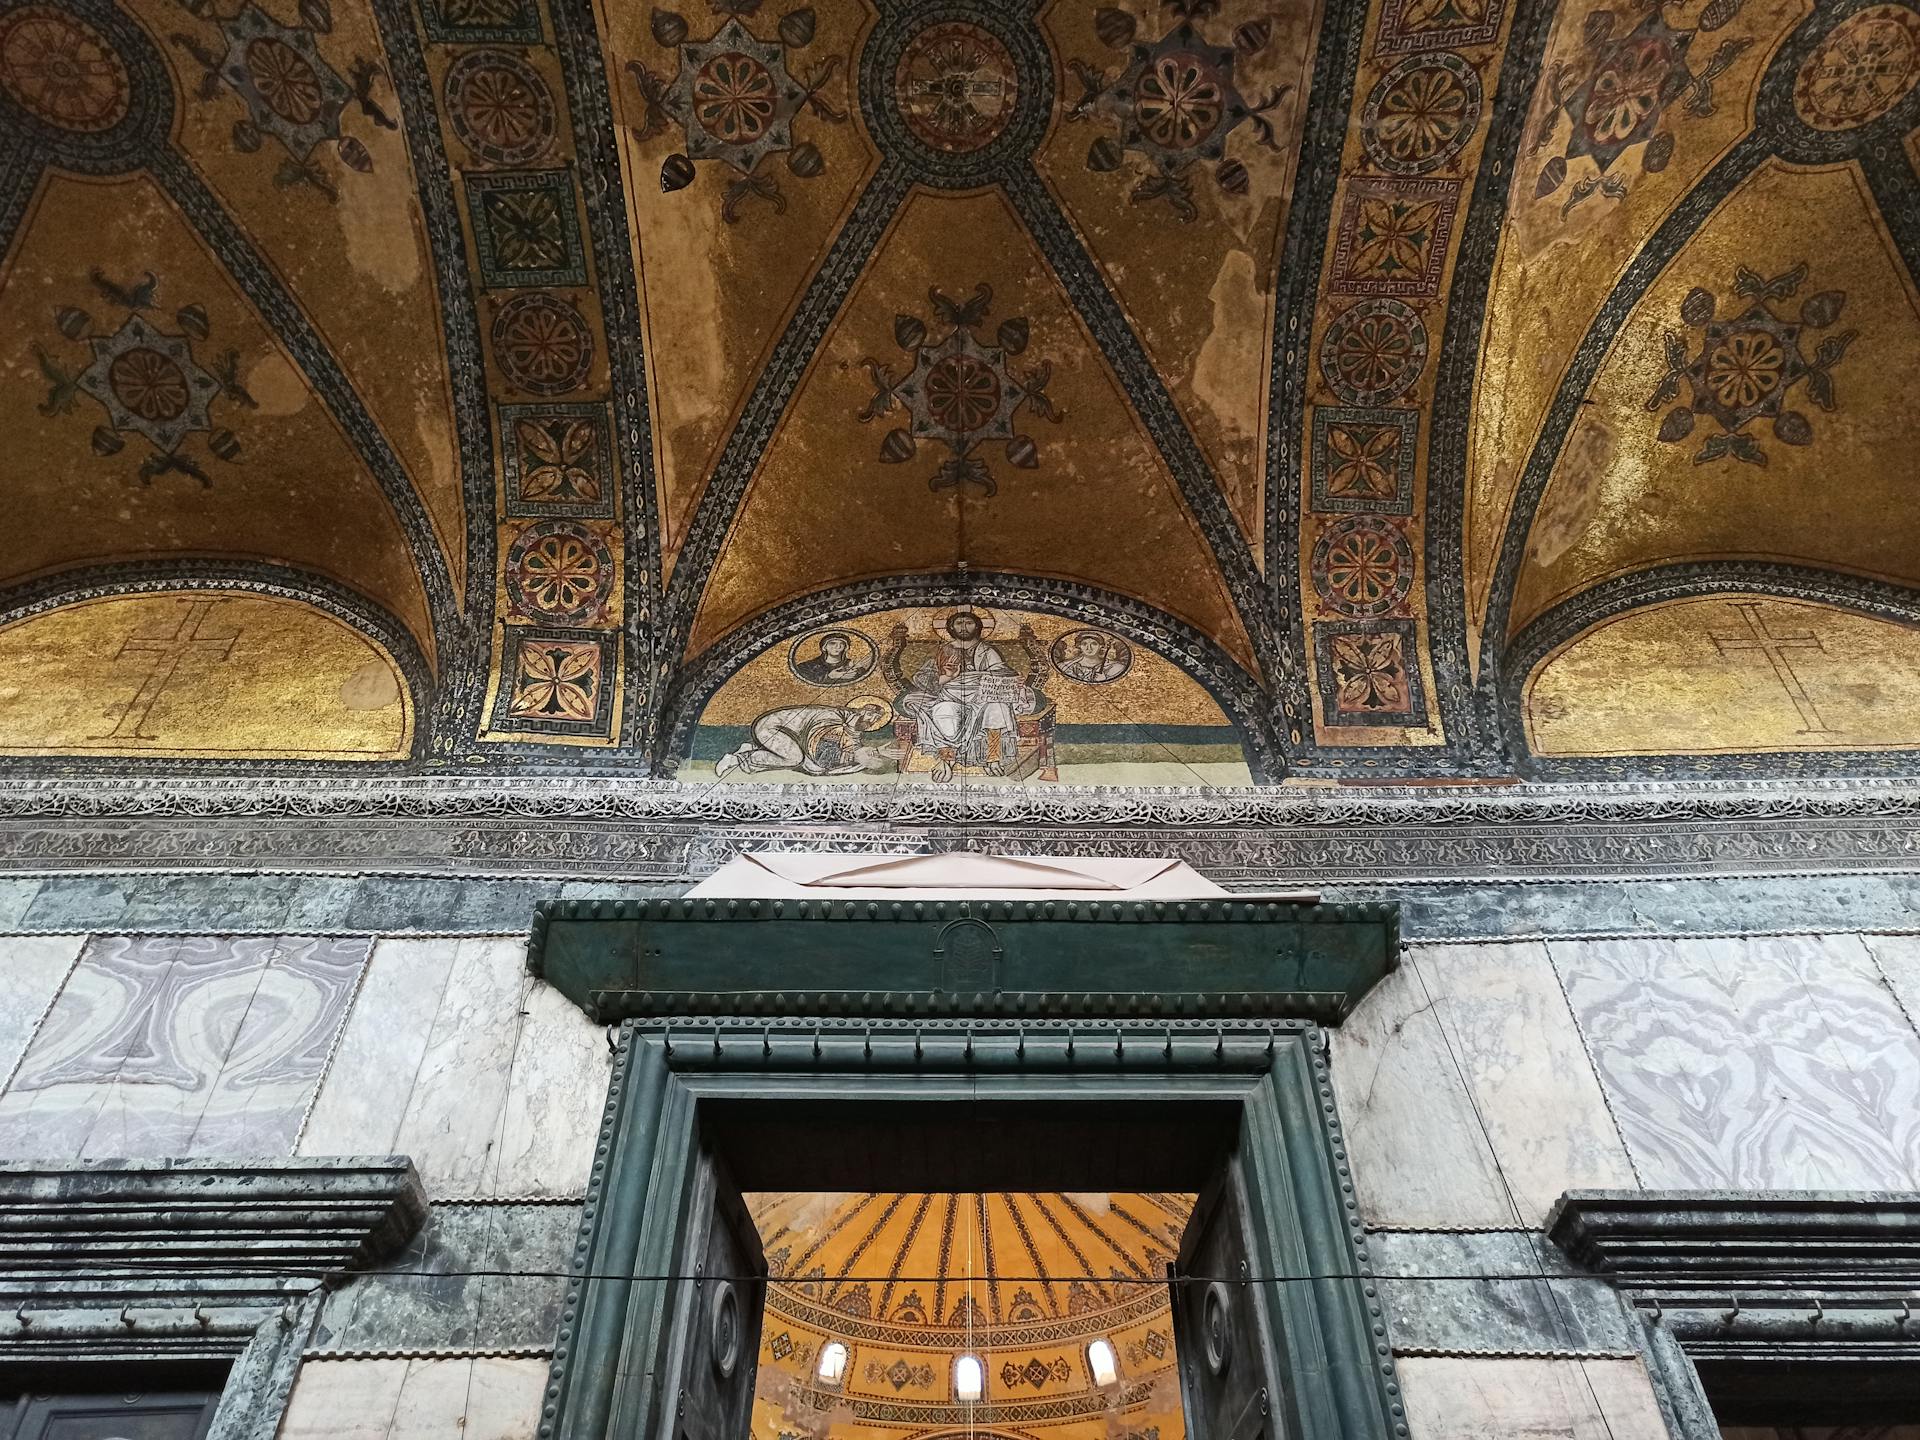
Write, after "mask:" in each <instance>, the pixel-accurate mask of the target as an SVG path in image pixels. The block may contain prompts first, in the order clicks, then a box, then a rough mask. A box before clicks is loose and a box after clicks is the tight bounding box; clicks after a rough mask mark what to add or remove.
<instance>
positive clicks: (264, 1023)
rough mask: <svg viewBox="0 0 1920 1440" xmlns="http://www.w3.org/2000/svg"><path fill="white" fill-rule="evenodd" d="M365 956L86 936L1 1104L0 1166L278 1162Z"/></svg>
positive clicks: (227, 941) (291, 946) (365, 946)
mask: <svg viewBox="0 0 1920 1440" xmlns="http://www.w3.org/2000/svg"><path fill="white" fill-rule="evenodd" d="M368 950H369V942H368V941H366V940H341V939H301V938H285V937H280V938H265V937H255V938H244V939H236V938H232V937H224V938H179V937H168V938H143V939H129V938H124V937H113V936H106V937H100V936H96V937H94V938H93V939H91V940H89V941H88V942H87V943H86V946H85V948H84V950H83V951H82V952H81V954H80V956H79V959H78V962H77V963H76V964H74V965H73V967H72V969H71V971H70V972H69V973H68V974H67V976H66V979H65V983H64V984H63V985H61V987H60V989H59V992H58V994H57V996H56V997H55V998H54V1000H53V1003H52V1006H51V1008H50V1009H48V1011H47V1012H46V1017H45V1019H44V1020H43V1021H42V1023H41V1024H40V1025H39V1027H38V1029H37V1030H36V1031H35V1032H34V1034H33V1037H32V1039H31V1041H30V1042H29V1044H28V1045H27V1048H26V1053H25V1054H24V1055H23V1056H22V1057H21V1060H20V1063H19V1065H18V1066H17V1067H16V1068H15V1069H14V1071H13V1074H12V1076H11V1078H10V1079H9V1081H8V1082H7V1085H6V1089H5V1091H4V1093H0V1157H6V1158H12V1159H34V1160H74V1159H95V1158H104V1157H110V1156H170V1155H199V1156H218V1155H284V1154H287V1153H288V1152H289V1151H290V1150H291V1149H292V1147H293V1143H294V1139H295V1137H296V1135H297V1134H298V1133H299V1129H300V1123H301V1119H302V1117H303V1116H304V1115H305V1113H306V1109H307V1105H308V1103H309V1101H310V1100H311V1098H312V1096H313V1092H314V1087H315V1086H316V1085H317V1084H318V1083H319V1080H320V1076H321V1072H322V1071H323V1070H324V1069H325V1067H326V1061H327V1056H328V1055H329V1053H330V1052H331V1050H332V1047H333V1042H334V1039H335V1036H336V1035H337V1034H338V1032H339V1028H340V1022H341V1019H342V1017H343V1016H344V1015H345V1014H346V1011H347V1008H348V1004H349V1002H350V1000H351V998H352V995H353V992H354V988H355V986H356V985H357V984H358V982H359V979H360V972H361V969H362V967H363V966H364V965H365V963H366V960H367V954H368Z"/></svg>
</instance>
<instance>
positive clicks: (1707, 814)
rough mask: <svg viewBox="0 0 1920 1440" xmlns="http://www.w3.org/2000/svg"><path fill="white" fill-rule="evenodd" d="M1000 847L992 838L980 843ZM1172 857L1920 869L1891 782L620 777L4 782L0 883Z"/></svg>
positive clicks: (1914, 806)
mask: <svg viewBox="0 0 1920 1440" xmlns="http://www.w3.org/2000/svg"><path fill="white" fill-rule="evenodd" d="M987 831H990V832H991V835H990V837H989V836H988V835H986V834H983V833H982V832H987ZM989 838H990V840H991V843H992V845H993V847H994V848H995V849H997V850H999V851H1001V852H1003V853H1013V854H1020V853H1041V854H1059V855H1078V854H1087V855H1152V856H1161V857H1165V856H1178V857H1180V858H1182V859H1185V860H1187V861H1188V862H1189V863H1191V864H1192V865H1194V866H1195V867H1196V868H1198V869H1200V870H1202V871H1203V872H1205V873H1206V874H1208V875H1210V876H1212V877H1213V878H1215V879H1216V880H1219V881H1220V882H1221V883H1223V884H1243V885H1257V886H1271V885H1272V884H1275V883H1281V882H1289V881H1291V880H1294V879H1299V880H1303V881H1306V882H1309V883H1314V884H1321V885H1333V884H1363V885H1373V884H1393V885H1396V886H1399V885H1406V884H1410V883H1415V882H1421V881H1439V880H1453V879H1462V880H1472V881H1475V882H1482V883H1484V882H1490V881H1491V882H1502V881H1528V880H1575V879H1594V878H1607V877H1620V878H1630V879H1631V878H1647V879H1661V880H1667V879H1672V878H1675V877H1678V876H1686V875H1715V876H1730V875H1768V876H1773V875H1783V874H1798V875H1831V874H1846V873H1860V872H1893V873H1907V872H1911V871H1914V870H1916V869H1920V792H1917V791H1915V790H1914V788H1913V787H1912V786H1911V785H1907V784H1901V783H1898V782H1888V781H1850V780H1828V781H1808V782H1801V783H1794V784H1787V783H1778V784H1769V783H1764V782H1706V781H1702V782H1692V783H1688V782H1675V783H1667V784H1616V785H1599V784H1584V785H1545V784H1530V785H1511V786H1472V787H1448V788H1444V789H1427V788H1422V787H1419V786H1395V787H1385V786H1382V787H1366V788H1360V787H1353V788H1339V789H1336V788H1320V787H1314V788H1307V787H1299V788H1280V787H1268V788H1258V789H1255V788H1245V789H1180V790H1176V789H1156V790H1140V789H1133V790H1123V789H1108V788H1097V787H1072V786H1059V787H1048V788H1046V789H1039V788H1012V787H1006V788H1000V787H987V786H964V787H952V788H938V789H936V788H934V787H932V786H875V787H864V786H863V787H854V786H846V787H839V786H804V785H796V786H772V785H768V786H758V785H737V786H726V785H707V786H692V785H678V784H674V783H671V782H666V781H646V780H636V779H632V778H627V777H616V776H605V777H601V776H566V777H557V776H532V777H526V778H521V779H506V778H502V777H495V776H486V777H482V776H439V775H411V776H396V775H392V774H388V775H383V776H378V777H373V776H369V777H360V776H326V777H318V776H315V777H305V778H301V777H292V776H288V777H282V778H264V777H263V778H251V777H249V778H244V779H243V778H239V777H219V778H216V777H212V776H205V775H199V776H193V777H180V778H157V777H155V778H149V777H147V776H140V777H112V778H108V777H100V776H87V777H85V778H80V777H74V778H61V779H40V780H24V779H21V780H12V779H0V872H11V873H14V874H48V873H60V872H65V871H76V870H91V871H99V870H127V871H181V870H202V869H223V870H228V871H233V870H243V871H254V872H275V873H336V872H341V871H349V872H355V873H362V874H368V873H372V874H408V875H513V876H517V877H522V878H535V877H553V878H560V879H572V878H580V877H603V878H610V879H620V880H626V881H639V882H646V883H662V884H677V883H684V882H685V881H686V880H688V879H691V878H694V877H697V876H700V875H704V874H707V873H709V872H711V871H712V870H713V869H715V868H717V867H718V866H719V865H721V864H723V863H724V862H725V861H726V860H728V859H730V858H732V857H733V856H734V855H736V854H739V853H741V852H743V851H746V850H753V849H788V850H815V851H825V852H832V853H866V852H872V851H875V850H890V851H896V852H911V853H926V852H938V851H945V850H964V849H969V848H974V847H976V846H979V845H982V844H984V843H987V842H988V839H989Z"/></svg>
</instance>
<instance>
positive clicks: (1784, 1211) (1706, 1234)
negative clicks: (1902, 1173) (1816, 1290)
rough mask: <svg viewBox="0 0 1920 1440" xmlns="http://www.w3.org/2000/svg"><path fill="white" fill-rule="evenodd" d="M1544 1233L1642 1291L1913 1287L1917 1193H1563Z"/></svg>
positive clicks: (1919, 1252)
mask: <svg viewBox="0 0 1920 1440" xmlns="http://www.w3.org/2000/svg"><path fill="white" fill-rule="evenodd" d="M1547 1237H1548V1238H1549V1239H1550V1240H1552V1241H1553V1243H1554V1244H1555V1245H1557V1246H1559V1247H1560V1249H1561V1250H1563V1251H1564V1252H1565V1253H1566V1255H1567V1257H1568V1259H1570V1260H1571V1261H1573V1262H1574V1263H1575V1264H1576V1265H1579V1266H1581V1267H1582V1268H1584V1269H1586V1270H1588V1271H1591V1272H1593V1273H1595V1274H1599V1275H1604V1276H1607V1277H1609V1278H1611V1279H1612V1280H1614V1281H1615V1283H1617V1284H1619V1285H1621V1286H1623V1287H1626V1288H1629V1289H1632V1290H1636V1291H1642V1292H1661V1293H1665V1294H1668V1295H1675V1294H1679V1293H1682V1292H1687V1291H1693V1290H1699V1289H1703V1288H1704V1289H1710V1290H1713V1291H1714V1292H1716V1293H1721V1294H1725V1293H1728V1292H1729V1291H1730V1290H1732V1289H1741V1290H1746V1291H1750V1292H1755V1293H1758V1292H1762V1291H1765V1290H1766V1289H1768V1288H1777V1287H1781V1286H1785V1287H1790V1288H1795V1289H1803V1288H1807V1287H1810V1286H1811V1287H1821V1286H1844V1287H1848V1288H1853V1287H1861V1286H1866V1287H1878V1286H1889V1287H1892V1288H1895V1289H1899V1290H1906V1291H1915V1292H1920V1194H1916V1193H1914V1192H1911V1191H1880V1190H1852V1191H1848V1190H1841V1191H1820V1190H1758V1191H1731V1190H1729V1191H1718V1190H1569V1191H1568V1192H1567V1193H1566V1194H1564V1195H1562V1196H1561V1197H1560V1199H1559V1200H1558V1201H1556V1202H1555V1204H1554V1207H1553V1210H1552V1213H1550V1214H1549V1215H1548V1216H1547ZM1914 1338H1915V1339H1916V1340H1920V1319H1916V1322H1915V1337H1914Z"/></svg>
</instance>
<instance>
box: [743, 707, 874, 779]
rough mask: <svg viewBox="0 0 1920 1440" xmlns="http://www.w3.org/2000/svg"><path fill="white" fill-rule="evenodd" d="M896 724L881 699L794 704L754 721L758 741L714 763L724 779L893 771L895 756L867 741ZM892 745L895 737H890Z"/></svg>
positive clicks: (745, 745) (754, 732)
mask: <svg viewBox="0 0 1920 1440" xmlns="http://www.w3.org/2000/svg"><path fill="white" fill-rule="evenodd" d="M892 719H893V707H892V706H891V705H889V704H888V703H887V702H886V701H885V700H882V699H881V698H880V697H879V696H878V695H862V696H861V697H860V698H859V699H857V700H855V701H854V702H853V703H852V704H850V705H792V706H789V707H787V708H786V709H784V710H769V711H768V712H767V713H766V714H764V715H762V716H761V717H760V718H759V719H758V720H755V721H754V722H753V738H752V739H751V740H747V741H744V742H743V743H742V744H740V745H739V746H738V747H737V748H735V749H733V750H731V751H729V752H728V753H727V754H725V755H722V756H721V757H720V758H719V760H718V761H716V762H715V763H714V767H713V774H714V778H715V779H718V780H725V779H726V778H727V777H728V776H730V775H736V774H739V773H741V772H742V771H744V772H745V773H747V774H749V775H751V774H754V773H756V772H758V771H761V770H798V771H799V772H800V773H801V774H802V775H857V774H859V773H861V772H862V771H884V770H891V769H892V768H893V766H894V753H893V752H892V751H891V750H889V749H887V748H885V747H882V746H876V745H869V744H867V743H866V742H865V741H864V740H863V739H862V738H861V737H862V736H863V735H866V734H869V733H871V732H873V731H875V730H878V729H880V728H881V727H882V726H883V725H886V724H887V723H888V722H889V721H891V720H892ZM887 738H888V739H889V741H890V740H891V739H892V736H891V735H889V736H888V737H887Z"/></svg>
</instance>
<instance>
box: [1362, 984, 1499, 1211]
mask: <svg viewBox="0 0 1920 1440" xmlns="http://www.w3.org/2000/svg"><path fill="white" fill-rule="evenodd" d="M1331 1033H1332V1037H1333V1040H1332V1046H1333V1087H1334V1092H1333V1093H1334V1101H1335V1103H1336V1104H1337V1105H1338V1106H1339V1107H1340V1119H1341V1124H1342V1127H1343V1128H1344V1130H1345V1131H1346V1136H1347V1148H1348V1151H1349V1153H1350V1154H1351V1155H1352V1157H1353V1177H1354V1188H1355V1190H1356V1192H1357V1193H1358V1194H1359V1197H1360V1207H1361V1214H1362V1215H1363V1216H1364V1217H1365V1218H1366V1219H1367V1221H1368V1222H1369V1223H1372V1224H1376V1225H1413V1226H1424V1227H1432V1226H1444V1225H1512V1224H1515V1223H1516V1221H1515V1217H1514V1212H1513V1206H1512V1205H1511V1204H1510V1203H1509V1201H1508V1198H1507V1194H1506V1191H1505V1189H1504V1187H1503V1186H1502V1185H1501V1183H1500V1172H1499V1166H1498V1165H1497V1163H1496V1162H1495V1160H1494V1156H1493V1152H1492V1150H1491V1149H1490V1148H1489V1146H1488V1144H1487V1140H1486V1136H1485V1135H1484V1134H1483V1133H1482V1132H1481V1129H1480V1124H1479V1121H1478V1120H1476V1119H1475V1117H1474V1113H1473V1104H1472V1101H1471V1099H1470V1098H1469V1096H1468V1093H1467V1088H1466V1082H1465V1080H1464V1078H1463V1077H1462V1076H1461V1074H1460V1071H1459V1069H1458V1067H1457V1066H1456V1065H1455V1064H1454V1062H1453V1059H1452V1057H1451V1056H1450V1055H1449V1053H1448V1050H1447V1045H1446V1040H1445V1037H1444V1036H1443V1035H1442V1034H1441V1032H1440V1022H1439V1018H1438V1017H1437V1016H1436V1015H1435V1014H1434V1011H1433V1006H1432V1005H1430V1004H1429V1003H1428V1001H1427V997H1426V995H1425V993H1424V992H1423V991H1422V989H1421V986H1420V976H1419V974H1418V972H1417V971H1416V970H1415V969H1414V967H1413V966H1411V965H1402V966H1401V967H1400V968H1399V969H1398V970H1396V971H1394V972H1393V973H1392V974H1391V975H1389V976H1388V977H1387V978H1386V979H1385V980H1383V981H1381V983H1380V984H1379V985H1377V986H1375V987H1374V989H1373V990H1372V992H1371V993H1369V994H1368V996H1367V998H1366V999H1365V1000H1364V1001H1363V1002H1361V1005H1360V1008H1359V1009H1358V1010H1357V1011H1355V1012H1354V1013H1353V1014H1352V1015H1351V1016H1349V1017H1348V1018H1347V1019H1346V1021H1345V1022H1344V1023H1343V1024H1342V1025H1341V1026H1340V1028H1339V1029H1337V1030H1334V1031H1333V1032H1331Z"/></svg>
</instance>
